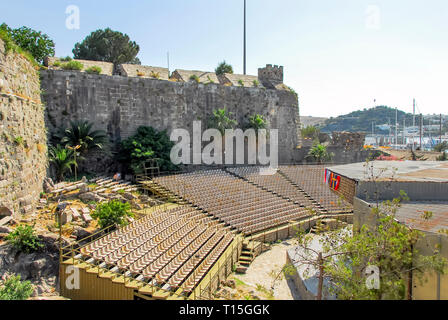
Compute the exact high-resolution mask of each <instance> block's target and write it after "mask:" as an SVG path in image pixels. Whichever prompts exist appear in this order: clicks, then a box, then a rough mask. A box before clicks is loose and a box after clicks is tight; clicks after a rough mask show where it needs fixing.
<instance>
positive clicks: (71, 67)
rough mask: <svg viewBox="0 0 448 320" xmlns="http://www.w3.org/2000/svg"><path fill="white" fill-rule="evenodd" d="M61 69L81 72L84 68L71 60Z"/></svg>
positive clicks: (79, 63)
mask: <svg viewBox="0 0 448 320" xmlns="http://www.w3.org/2000/svg"><path fill="white" fill-rule="evenodd" d="M61 67H62V69H64V70H77V71H81V70H82V68H83V67H84V65H83V64H82V63H81V62H79V61H75V60H72V61H69V62H67V63H64V64H63V65H62V66H61Z"/></svg>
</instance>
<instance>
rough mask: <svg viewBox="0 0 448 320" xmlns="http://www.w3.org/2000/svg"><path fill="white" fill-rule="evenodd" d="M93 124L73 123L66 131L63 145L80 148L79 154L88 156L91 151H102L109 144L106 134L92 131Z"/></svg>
mask: <svg viewBox="0 0 448 320" xmlns="http://www.w3.org/2000/svg"><path fill="white" fill-rule="evenodd" d="M92 126H93V123H89V122H88V121H71V122H70V127H69V128H67V129H66V130H65V131H64V134H63V136H62V137H61V143H62V144H64V145H66V146H70V147H72V148H73V147H75V146H80V148H79V152H80V153H81V154H84V155H85V154H87V153H88V152H89V151H91V150H95V149H100V150H102V149H103V148H104V146H105V144H106V142H107V136H106V133H105V132H104V131H102V130H92Z"/></svg>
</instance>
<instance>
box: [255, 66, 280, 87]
mask: <svg viewBox="0 0 448 320" xmlns="http://www.w3.org/2000/svg"><path fill="white" fill-rule="evenodd" d="M258 79H259V80H260V82H261V83H262V84H263V86H265V87H266V88H270V89H271V88H272V89H273V88H275V87H276V86H277V85H279V84H282V83H283V66H280V67H279V66H272V64H267V65H266V67H265V68H259V69H258Z"/></svg>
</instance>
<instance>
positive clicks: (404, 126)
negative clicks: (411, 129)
mask: <svg viewBox="0 0 448 320" xmlns="http://www.w3.org/2000/svg"><path fill="white" fill-rule="evenodd" d="M405 128H406V115H405V117H404V118H403V141H402V142H403V144H404V146H405V149H406V135H405V133H404V131H405Z"/></svg>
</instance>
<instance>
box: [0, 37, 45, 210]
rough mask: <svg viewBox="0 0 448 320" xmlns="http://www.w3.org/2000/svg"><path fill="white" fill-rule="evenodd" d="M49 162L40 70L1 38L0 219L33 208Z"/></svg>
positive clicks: (40, 190)
mask: <svg viewBox="0 0 448 320" xmlns="http://www.w3.org/2000/svg"><path fill="white" fill-rule="evenodd" d="M47 163H48V161H47V136H46V129H45V121H44V111H43V106H42V104H41V99H40V83H39V76H38V72H37V71H36V69H35V67H34V66H33V65H32V64H31V63H30V62H29V61H28V60H27V59H25V58H24V57H22V56H21V55H18V54H15V53H6V52H5V48H4V44H3V41H1V40H0V218H1V217H2V216H7V215H11V214H14V216H18V215H20V214H21V213H30V212H32V211H33V209H34V206H35V203H36V201H37V200H38V198H39V194H40V192H42V182H43V179H44V178H45V176H46V169H47Z"/></svg>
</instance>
